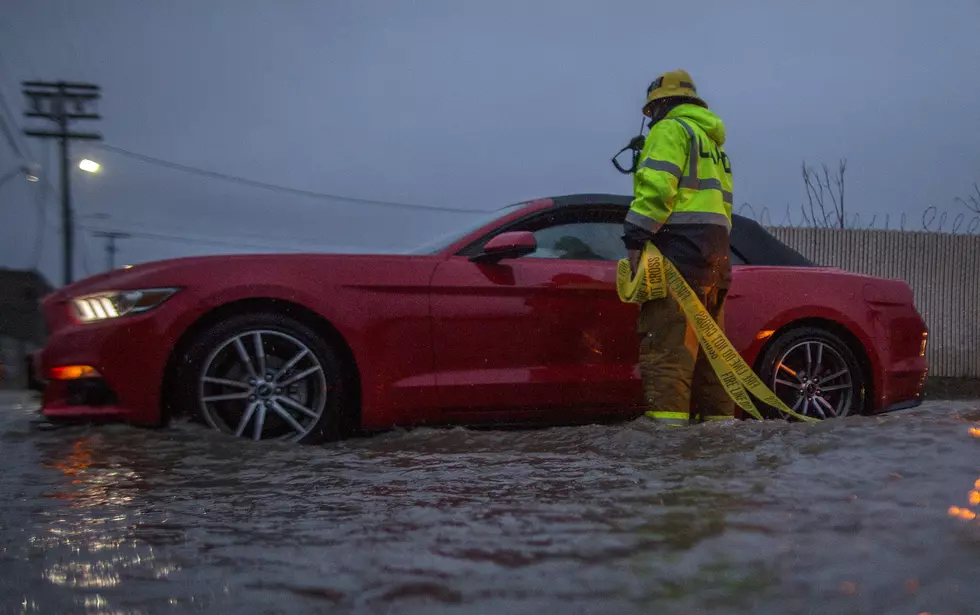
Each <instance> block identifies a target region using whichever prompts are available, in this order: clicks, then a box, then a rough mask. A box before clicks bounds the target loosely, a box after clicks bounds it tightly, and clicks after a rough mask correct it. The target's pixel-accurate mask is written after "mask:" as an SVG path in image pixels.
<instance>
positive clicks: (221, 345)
mask: <svg viewBox="0 0 980 615" xmlns="http://www.w3.org/2000/svg"><path fill="white" fill-rule="evenodd" d="M177 386H178V387H179V395H180V398H181V400H182V402H183V403H182V405H183V406H184V407H185V408H188V409H194V410H195V411H196V413H197V415H198V417H199V418H200V419H201V420H202V421H203V422H204V423H206V424H207V425H208V426H210V427H211V428H212V429H217V430H219V431H222V432H224V433H227V434H230V435H234V436H237V437H245V438H250V439H252V440H278V441H288V442H304V443H309V442H318V441H322V440H325V439H328V438H334V437H336V436H337V435H339V434H338V432H339V425H340V411H341V403H342V401H343V393H344V391H343V378H342V372H341V362H340V360H339V358H338V357H337V355H336V353H335V352H334V351H333V350H332V349H331V348H330V346H329V345H328V344H326V343H325V342H324V341H323V339H322V338H320V336H318V335H317V334H316V332H315V331H313V330H312V329H310V327H308V326H306V325H305V324H303V323H301V322H299V321H297V320H294V319H292V318H289V317H286V316H283V315H281V314H276V313H272V312H270V313H252V314H240V315H236V316H233V317H231V318H229V319H227V320H224V321H222V322H220V323H218V324H216V325H214V326H213V327H211V328H210V329H208V330H206V331H205V332H204V333H203V334H202V335H201V336H200V337H199V338H198V339H197V340H196V341H195V342H194V343H193V344H192V345H191V347H190V348H189V349H188V352H187V354H186V355H185V361H184V362H183V364H182V365H181V368H180V369H179V371H178V375H177Z"/></svg>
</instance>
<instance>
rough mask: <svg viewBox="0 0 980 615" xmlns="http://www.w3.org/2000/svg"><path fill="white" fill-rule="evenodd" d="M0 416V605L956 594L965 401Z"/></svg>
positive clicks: (970, 465)
mask: <svg viewBox="0 0 980 615" xmlns="http://www.w3.org/2000/svg"><path fill="white" fill-rule="evenodd" d="M17 416H18V415H16V414H10V413H7V414H4V413H2V412H0V446H2V447H3V450H4V453H5V459H6V463H7V465H8V471H6V472H4V473H2V474H0V489H2V492H3V493H4V494H9V497H6V498H5V499H3V500H0V507H2V509H0V613H4V615H5V614H6V613H7V612H8V611H5V610H4V608H6V607H7V605H8V604H11V605H14V606H13V607H12V608H11V609H10V611H9V612H14V613H86V614H92V613H99V614H103V613H104V614H108V613H113V614H115V613H139V614H141V615H142V614H144V613H145V614H149V613H171V612H174V613H180V612H188V611H194V612H202V613H209V614H212V613H215V614H224V613H229V614H235V615H238V614H249V613H274V612H281V613H290V615H293V614H301V613H320V612H354V613H357V612H369V613H375V612H377V613H384V612H393V613H434V612H447V611H450V612H486V613H498V612H499V613H506V612H531V611H539V612H542V613H550V612H556V611H557V612H561V611H572V612H575V611H582V612H590V613H609V614H616V615H620V614H629V613H651V612H680V613H708V612H710V613H752V614H755V613H770V612H771V613H795V612H814V611H819V612H826V613H848V612H862V613H886V612H911V613H921V612H933V613H951V612H971V609H972V608H973V606H972V605H973V604H975V602H976V599H977V598H978V594H980V590H978V589H976V583H975V580H974V578H973V577H974V576H975V564H976V550H975V549H976V536H975V535H974V533H973V528H975V527H977V520H976V519H975V517H973V518H967V517H968V516H969V515H971V514H973V515H975V513H976V512H977V506H978V504H977V499H978V497H980V478H978V477H977V471H976V464H975V463H974V461H973V460H974V459H976V445H977V440H976V439H974V437H973V433H972V432H970V433H969V435H967V436H964V430H965V429H968V428H969V429H974V428H976V427H977V425H978V423H977V421H978V418H980V413H978V412H977V411H975V410H970V409H968V408H962V407H961V408H959V409H955V408H949V409H945V410H944V411H943V412H942V413H940V412H939V411H938V410H933V411H928V410H921V411H916V412H911V413H907V414H903V415H896V416H890V417H869V418H854V419H848V420H846V421H840V422H836V423H825V424H817V425H791V424H785V423H778V422H772V423H766V424H761V423H740V424H737V425H734V426H733V425H714V424H712V425H704V426H700V427H696V428H692V429H689V430H674V431H670V430H666V429H662V428H658V427H657V426H656V425H652V424H650V423H649V422H646V421H642V420H641V421H635V422H631V423H624V424H619V425H612V426H585V427H579V428H558V429H543V430H533V431H531V430H528V431H503V432H478V431H470V430H463V429H453V430H426V429H422V430H416V431H412V432H394V433H389V434H384V435H380V436H377V437H373V438H366V439H360V440H351V441H347V442H342V443H334V444H331V445H328V446H324V447H294V446H291V445H277V444H265V443H252V442H238V441H234V440H233V439H231V438H226V437H224V436H220V435H217V434H213V433H211V432H208V431H206V430H203V429H200V428H198V427H196V426H190V425H178V426H176V427H175V428H173V429H171V430H167V431H164V432H161V431H143V430H139V429H135V428H127V427H106V428H98V429H89V428H70V429H65V430H59V431H54V432H37V431H33V430H32V429H30V428H29V427H28V426H27V425H28V423H27V418H26V414H25V415H20V416H23V417H25V418H20V419H19V418H17ZM4 421H7V422H6V423H5V422H4ZM964 423H967V425H965V424H964ZM910 451H916V452H917V453H916V454H910ZM970 485H972V489H971V488H970ZM964 486H966V489H964ZM949 504H955V506H953V507H950V506H949ZM951 511H954V512H951ZM947 514H948V515H950V516H948V517H947V516H946V515H947ZM937 518H939V519H940V520H941V521H942V522H941V523H937V522H936V520H937Z"/></svg>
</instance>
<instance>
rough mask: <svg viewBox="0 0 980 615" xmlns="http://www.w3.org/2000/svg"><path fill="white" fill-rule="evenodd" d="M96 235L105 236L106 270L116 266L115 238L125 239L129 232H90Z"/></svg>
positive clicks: (116, 250)
mask: <svg viewBox="0 0 980 615" xmlns="http://www.w3.org/2000/svg"><path fill="white" fill-rule="evenodd" d="M92 234H93V235H95V236H96V237H104V238H105V240H106V241H105V255H106V266H107V267H108V271H112V270H113V269H115V268H116V252H118V249H117V248H116V240H117V239H126V238H127V237H129V233H123V232H122V231H95V232H94V233H92Z"/></svg>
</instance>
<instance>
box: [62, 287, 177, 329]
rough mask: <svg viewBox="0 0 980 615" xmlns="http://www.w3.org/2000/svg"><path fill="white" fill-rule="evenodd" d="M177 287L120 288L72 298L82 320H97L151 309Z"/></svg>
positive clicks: (77, 313)
mask: <svg viewBox="0 0 980 615" xmlns="http://www.w3.org/2000/svg"><path fill="white" fill-rule="evenodd" d="M177 290H178V289H176V288H148V289H144V290H119V291H108V292H104V293H96V294H93V295H85V296H84V297H75V298H74V299H72V305H73V306H74V308H75V317H76V318H78V320H80V321H81V322H97V321H100V320H108V319H110V318H119V317H121V316H126V315H127V314H138V313H140V312H145V311H147V310H151V309H153V308H155V307H156V306H158V305H160V304H161V303H163V302H164V301H166V300H167V299H169V298H170V296H171V295H173V294H174V293H175V292H177Z"/></svg>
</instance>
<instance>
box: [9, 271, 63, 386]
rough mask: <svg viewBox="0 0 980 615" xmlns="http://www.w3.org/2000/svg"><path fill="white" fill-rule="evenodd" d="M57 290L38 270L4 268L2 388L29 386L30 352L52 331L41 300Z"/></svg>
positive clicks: (42, 342)
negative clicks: (47, 322) (46, 321)
mask: <svg viewBox="0 0 980 615" xmlns="http://www.w3.org/2000/svg"><path fill="white" fill-rule="evenodd" d="M53 290H54V289H53V287H52V286H51V284H49V283H48V281H47V280H45V279H44V277H43V276H42V275H41V274H40V273H38V272H37V271H26V270H18V269H3V268H0V389H21V388H25V387H26V386H27V383H28V374H27V356H28V355H29V354H30V353H31V352H33V351H34V350H37V349H39V348H41V347H43V346H44V343H45V340H46V339H47V335H48V332H47V327H46V326H45V323H44V317H43V316H42V314H41V307H40V300H41V298H42V297H44V296H45V295H46V294H48V293H50V292H52V291H53Z"/></svg>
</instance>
